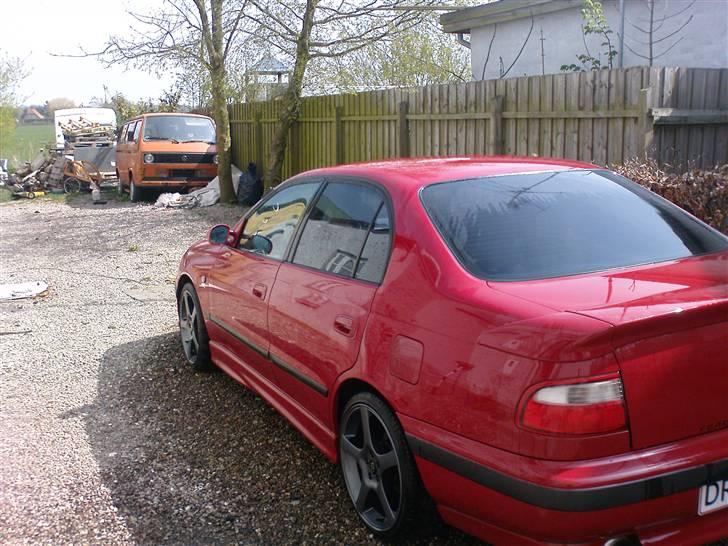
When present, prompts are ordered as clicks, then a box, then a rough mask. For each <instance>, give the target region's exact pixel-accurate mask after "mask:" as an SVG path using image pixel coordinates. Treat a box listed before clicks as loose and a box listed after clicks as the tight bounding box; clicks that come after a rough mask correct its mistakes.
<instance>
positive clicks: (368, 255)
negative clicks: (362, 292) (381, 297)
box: [355, 202, 392, 282]
mask: <svg viewBox="0 0 728 546" xmlns="http://www.w3.org/2000/svg"><path fill="white" fill-rule="evenodd" d="M391 234H392V227H391V226H390V223H389V207H387V203H386V202H384V203H382V206H381V208H380V209H379V214H377V217H376V218H375V220H374V224H373V225H372V228H371V230H370V231H369V235H367V240H366V242H365V243H364V249H363V250H362V253H361V258H360V259H359V266H358V267H357V268H356V275H355V277H356V278H357V279H362V280H365V281H371V282H382V277H384V271H385V270H386V269H387V261H388V259H389V245H390V244H391V240H392V239H391Z"/></svg>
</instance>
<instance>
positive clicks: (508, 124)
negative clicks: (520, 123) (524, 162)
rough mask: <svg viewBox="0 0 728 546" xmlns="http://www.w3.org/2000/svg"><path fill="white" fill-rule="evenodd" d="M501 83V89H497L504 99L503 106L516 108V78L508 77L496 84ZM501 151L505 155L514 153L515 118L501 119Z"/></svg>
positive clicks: (514, 109) (507, 108) (510, 109)
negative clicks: (502, 144)
mask: <svg viewBox="0 0 728 546" xmlns="http://www.w3.org/2000/svg"><path fill="white" fill-rule="evenodd" d="M501 84H502V86H503V90H502V91H501V90H500V89H499V90H498V91H497V94H502V95H503V97H504V100H505V103H504V108H505V109H506V110H507V111H509V112H515V111H517V110H518V103H517V101H518V80H517V79H516V78H509V79H507V80H498V85H499V86H500V85H501ZM503 142H504V147H503V152H502V153H504V154H507V155H516V120H515V119H506V120H504V121H503Z"/></svg>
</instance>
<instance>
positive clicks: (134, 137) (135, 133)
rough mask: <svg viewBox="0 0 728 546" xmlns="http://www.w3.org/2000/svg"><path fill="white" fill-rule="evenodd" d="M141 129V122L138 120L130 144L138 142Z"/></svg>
mask: <svg viewBox="0 0 728 546" xmlns="http://www.w3.org/2000/svg"><path fill="white" fill-rule="evenodd" d="M141 129H142V121H141V120H139V121H137V123H136V126H135V127H134V136H133V137H132V142H139V132H140V131H141Z"/></svg>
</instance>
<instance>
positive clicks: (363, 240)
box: [268, 180, 391, 421]
mask: <svg viewBox="0 0 728 546" xmlns="http://www.w3.org/2000/svg"><path fill="white" fill-rule="evenodd" d="M389 211H390V207H389V205H388V199H387V196H386V195H385V193H384V192H383V190H381V189H379V188H378V187H377V186H374V185H373V184H368V183H360V182H356V181H343V180H340V181H336V180H333V181H329V182H328V183H327V185H326V187H325V188H324V189H323V191H322V192H321V194H320V196H319V197H318V199H317V201H316V203H315V204H314V205H313V206H312V208H311V211H310V213H309V214H308V216H307V218H306V220H305V224H304V225H303V226H302V228H301V229H300V230H299V231H300V233H299V235H298V236H297V241H296V246H295V252H293V251H292V256H291V258H290V259H289V261H287V262H286V263H283V264H281V266H280V269H279V270H278V275H277V277H276V281H275V284H274V286H273V291H272V294H271V298H270V305H269V310H268V324H269V331H270V358H271V360H272V362H273V363H274V364H275V365H276V366H277V368H278V370H277V374H276V376H277V381H278V384H279V386H280V387H281V388H282V390H284V391H285V392H286V393H287V394H288V395H289V396H290V397H292V398H294V399H295V400H296V401H297V402H299V403H300V404H301V405H302V406H304V407H306V408H307V409H308V410H309V411H311V412H312V413H313V414H314V415H315V416H316V417H317V418H318V419H319V420H322V421H323V420H324V416H325V415H326V409H327V408H326V406H327V404H326V397H327V396H328V391H329V389H330V388H331V386H332V385H333V383H334V382H335V381H336V378H337V377H338V376H339V375H340V374H341V373H342V372H344V371H345V370H346V369H348V368H350V367H351V366H353V365H354V363H355V361H356V358H357V356H358V353H359V345H360V343H361V339H362V334H363V331H364V327H365V325H366V321H367V317H368V314H369V309H370V307H371V303H372V300H373V298H374V294H375V292H376V290H377V288H378V286H379V283H380V282H381V279H382V276H383V275H384V269H385V268H386V265H387V261H388V259H389V248H390V231H391V230H390V228H389V226H390V217H389V215H390V212H389Z"/></svg>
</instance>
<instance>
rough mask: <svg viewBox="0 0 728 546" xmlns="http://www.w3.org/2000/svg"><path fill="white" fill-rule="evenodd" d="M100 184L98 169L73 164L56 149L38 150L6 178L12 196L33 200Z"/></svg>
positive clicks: (88, 163)
mask: <svg viewBox="0 0 728 546" xmlns="http://www.w3.org/2000/svg"><path fill="white" fill-rule="evenodd" d="M102 181H103V176H102V174H101V173H100V172H99V169H98V168H97V167H96V165H94V164H93V163H91V162H89V161H76V160H74V159H73V158H72V156H71V157H69V156H68V155H66V153H65V152H63V151H60V150H42V151H41V152H40V153H39V154H38V155H37V156H36V157H35V158H34V159H33V160H32V161H30V162H27V163H26V164H25V165H24V166H23V167H21V168H20V169H18V170H17V171H16V172H15V173H14V174H12V175H10V177H9V179H8V189H10V191H12V192H13V195H14V196H15V197H26V198H29V199H33V198H35V197H39V196H41V195H43V194H44V193H45V192H53V193H76V192H79V191H81V190H84V189H89V190H94V189H98V186H99V185H100V184H101V182H102Z"/></svg>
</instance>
